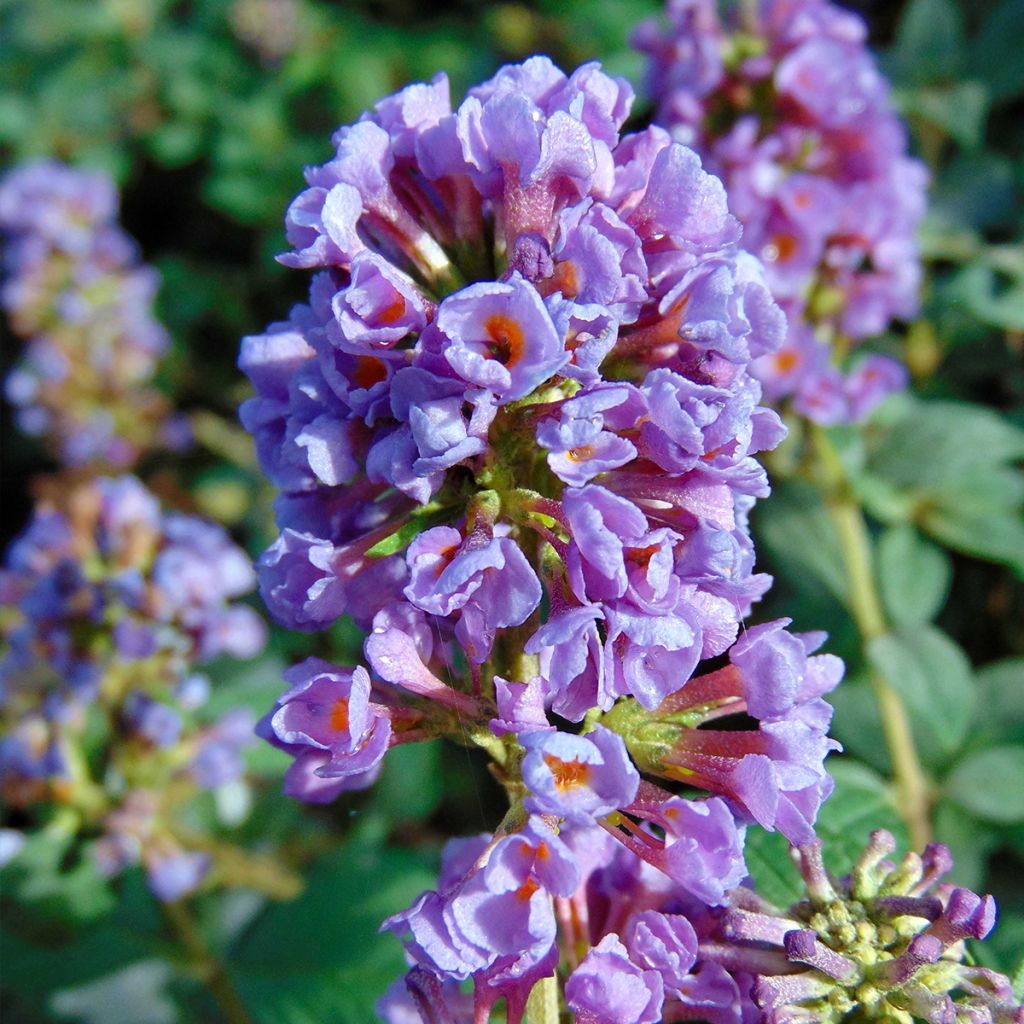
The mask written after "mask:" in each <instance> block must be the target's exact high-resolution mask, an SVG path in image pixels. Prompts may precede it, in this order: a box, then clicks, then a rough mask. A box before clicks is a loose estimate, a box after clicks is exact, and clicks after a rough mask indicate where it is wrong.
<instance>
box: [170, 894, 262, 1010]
mask: <svg viewBox="0 0 1024 1024" xmlns="http://www.w3.org/2000/svg"><path fill="white" fill-rule="evenodd" d="M161 905H162V907H163V911H164V916H165V917H166V918H167V920H168V922H169V923H170V925H171V927H172V928H173V929H174V932H175V934H176V935H177V936H178V938H179V940H180V941H181V944H182V946H183V947H184V948H185V951H186V953H187V954H188V957H189V959H190V960H191V961H192V963H193V964H194V966H195V969H196V972H197V973H198V975H199V978H200V979H201V981H202V982H203V984H204V985H205V986H206V988H207V989H208V990H209V992H210V994H211V995H212V996H213V998H214V999H215V1000H216V1001H217V1005H218V1006H219V1007H220V1009H221V1013H223V1015H224V1020H225V1021H226V1024H253V1022H252V1018H251V1017H250V1016H249V1011H248V1010H246V1008H245V1005H244V1004H243V1003H242V1000H241V997H240V996H239V995H238V993H237V992H236V991H235V987H234V985H232V983H231V979H230V978H229V977H228V972H227V970H226V969H225V967H224V965H223V964H222V963H221V962H220V961H219V960H218V959H217V958H216V957H215V956H214V955H213V954H212V953H211V952H210V950H209V949H208V948H207V945H206V941H205V940H204V939H203V936H202V934H201V933H200V931H199V928H198V927H197V926H196V923H195V921H193V920H192V915H191V914H190V913H189V909H188V907H187V906H186V904H185V903H184V901H182V900H178V901H176V902H174V903H164V904H161Z"/></svg>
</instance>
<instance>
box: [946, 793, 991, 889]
mask: <svg viewBox="0 0 1024 1024" xmlns="http://www.w3.org/2000/svg"><path fill="white" fill-rule="evenodd" d="M933 821H934V824H935V838H936V839H937V840H938V841H939V842H940V843H945V844H946V845H947V846H948V847H949V849H950V851H951V852H952V854H953V861H954V867H953V873H952V874H951V875H950V877H949V878H948V879H947V881H950V882H952V883H953V884H955V885H964V886H967V887H968V888H969V889H976V890H981V889H982V888H983V887H984V886H985V884H986V882H985V879H986V876H987V874H988V858H989V855H990V854H991V853H992V852H993V851H994V850H995V849H996V847H998V846H999V843H1000V839H999V835H998V833H997V832H996V831H995V830H994V829H993V828H992V827H991V826H990V825H986V824H985V823H984V822H981V821H979V820H978V819H977V818H975V817H974V816H973V815H971V814H969V813H968V812H967V811H965V810H964V809H963V808H962V807H960V806H959V805H957V804H955V803H952V802H951V801H949V800H940V801H939V803H938V804H937V806H936V808H935V814H934V816H933Z"/></svg>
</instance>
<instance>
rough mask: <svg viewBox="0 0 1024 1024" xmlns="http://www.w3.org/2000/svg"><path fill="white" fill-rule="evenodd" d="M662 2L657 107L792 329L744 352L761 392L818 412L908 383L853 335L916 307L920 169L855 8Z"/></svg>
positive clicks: (863, 402)
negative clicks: (865, 352)
mask: <svg viewBox="0 0 1024 1024" xmlns="http://www.w3.org/2000/svg"><path fill="white" fill-rule="evenodd" d="M730 10H731V12H732V17H731V18H727V19H726V20H723V19H722V18H720V16H719V13H718V5H717V4H716V3H715V2H714V0H670V3H669V7H668V15H669V28H668V31H667V33H666V32H663V31H662V30H661V29H660V28H659V27H658V26H657V25H656V24H653V23H650V24H645V25H643V26H641V28H640V29H639V30H638V32H637V34H636V37H635V40H634V41H635V43H636V45H637V46H638V47H639V48H640V49H641V50H642V51H644V52H645V53H646V54H648V56H649V57H650V79H649V85H650V90H651V94H652V96H653V98H654V100H655V102H656V104H657V110H656V114H655V120H656V121H657V123H659V124H661V125H663V126H664V127H666V128H667V129H668V130H669V131H670V132H671V133H672V135H673V138H676V139H679V140H680V141H682V142H684V143H686V144H687V145H691V146H693V147H694V149H696V150H697V152H698V153H700V154H701V156H702V158H703V159H704V160H705V161H706V163H707V166H708V168H709V169H710V170H712V171H713V172H714V173H715V174H718V175H719V176H720V177H721V178H722V180H723V181H724V183H725V185H726V188H727V190H728V193H729V204H730V209H731V210H732V212H733V213H734V214H735V216H736V217H737V218H738V219H739V220H740V221H741V222H742V224H743V241H742V244H743V246H744V247H745V248H746V249H747V250H748V251H749V252H752V253H756V254H757V255H758V256H759V257H760V258H761V259H762V260H763V261H764V263H765V267H766V275H767V279H768V281H769V284H770V286H771V289H772V294H773V295H774V296H775V297H776V298H777V299H778V300H779V302H780V304H781V305H782V307H783V309H785V311H786V314H787V317H788V320H789V323H790V331H789V337H788V340H787V342H786V344H785V345H784V346H783V347H782V348H780V349H779V350H778V351H776V352H774V353H773V354H771V355H767V356H764V357H762V358H761V359H758V360H756V361H755V363H754V365H753V367H752V372H753V373H754V375H755V376H756V377H757V378H758V379H759V380H761V381H762V382H763V384H764V387H765V397H766V398H767V399H768V400H770V401H776V400H779V399H782V398H785V397H790V396H792V398H793V404H794V408H795V409H796V411H797V412H799V413H800V414H801V415H804V416H807V417H808V418H810V419H812V420H814V421H815V422H818V423H822V424H825V425H829V424H834V423H839V422H844V421H851V420H858V419H860V418H862V417H864V416H865V415H867V414H868V413H869V412H870V411H871V409H873V408H874V407H875V406H876V405H877V404H878V402H879V401H880V400H881V399H882V398H884V397H885V396H886V395H888V394H890V393H892V392H893V391H896V390H899V389H901V388H902V387H903V386H904V385H905V378H906V374H905V372H904V370H903V368H902V367H901V366H900V364H899V363H897V362H895V361H894V360H891V359H888V358H886V357H883V356H880V355H869V356H867V357H864V358H862V359H860V361H859V362H857V363H856V364H855V365H854V366H853V367H852V369H851V370H850V371H849V372H848V373H846V374H844V372H843V369H845V367H844V365H843V364H845V363H846V362H847V356H848V353H849V350H850V348H851V346H852V345H853V344H854V343H856V342H858V341H860V340H862V339H864V338H866V337H870V336H873V335H877V334H880V333H881V332H883V331H884V330H885V329H886V328H887V327H888V325H889V324H890V322H891V321H892V320H893V318H906V317H910V316H913V315H914V314H915V313H916V311H917V308H918V303H919V291H920V278H921V265H920V257H919V254H918V249H917V243H916V239H915V233H916V229H917V226H918V224H919V222H920V220H921V217H922V216H923V213H924V207H925V188H926V185H927V174H926V172H925V169H924V167H923V166H922V165H921V164H920V163H919V162H918V161H916V160H913V159H910V158H909V157H908V156H907V141H906V133H905V130H904V128H903V125H902V124H901V122H900V120H899V118H898V117H897V116H896V113H895V111H894V110H893V108H892V105H891V102H890V99H889V92H888V84H887V83H886V81H885V79H884V77H883V76H882V75H881V74H880V72H879V71H878V69H877V68H876V66H875V63H874V59H873V58H872V56H871V54H870V52H869V51H868V49H867V47H866V45H865V36H866V28H865V26H864V23H863V22H862V21H861V19H860V18H859V17H858V16H857V15H855V14H853V13H851V12H849V11H846V10H844V9H842V8H840V7H837V6H835V5H834V4H832V3H830V2H829V0H755V2H754V3H750V4H747V3H744V4H742V5H741V4H739V3H734V4H731V5H730Z"/></svg>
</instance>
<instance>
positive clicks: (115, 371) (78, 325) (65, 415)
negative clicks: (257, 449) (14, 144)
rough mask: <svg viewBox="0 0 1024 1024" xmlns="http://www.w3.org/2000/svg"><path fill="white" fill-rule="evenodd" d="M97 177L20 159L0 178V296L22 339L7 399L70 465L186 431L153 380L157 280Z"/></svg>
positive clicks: (162, 442) (105, 463)
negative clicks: (0, 253)
mask: <svg viewBox="0 0 1024 1024" xmlns="http://www.w3.org/2000/svg"><path fill="white" fill-rule="evenodd" d="M117 206H118V202H117V192H116V190H115V189H114V186H113V184H112V183H111V182H110V181H109V179H107V178H106V177H104V176H103V175H100V174H93V173H87V172H83V171H78V170H74V169H72V168H69V167H65V166H63V165H61V164H56V163H36V164H27V165H25V166H23V167H19V168H17V169H15V170H13V171H11V172H10V173H8V174H7V175H6V176H5V177H4V178H3V179H2V181H0V235H3V236H4V242H5V257H4V268H3V269H4V275H5V280H4V283H3V287H2V289H0V304H2V306H3V308H4V309H5V310H6V312H7V314H8V317H9V320H10V324H11V327H12V328H13V330H14V331H15V332H16V333H17V334H19V335H21V336H22V337H23V338H25V339H26V340H27V343H28V344H27V346H26V348H25V351H24V354H23V356H22V358H21V361H20V362H19V364H18V365H17V366H16V367H15V369H14V371H13V372H12V373H11V374H10V375H9V376H8V378H7V381H6V385H5V387H6V396H7V398H8V400H9V401H10V402H11V403H12V404H13V405H14V406H15V407H16V408H17V410H18V424H19V426H20V427H21V428H22V429H23V430H24V431H25V432H26V433H28V434H32V435H39V436H44V437H45V438H46V439H47V442H48V443H49V444H50V445H51V447H52V448H53V450H54V454H55V455H56V456H57V457H58V458H59V460H60V461H61V462H62V463H64V464H66V465H69V466H76V467H77V466H91V467H104V468H108V469H125V468H127V467H130V466H132V465H133V464H135V463H136V462H137V461H138V459H139V458H140V456H141V455H142V454H143V453H144V452H146V451H148V450H150V449H153V448H179V447H181V446H183V445H185V444H187V442H188V428H187V424H185V423H184V421H183V420H181V419H180V418H179V417H175V416H173V415H172V414H171V412H170V408H169V405H168V403H167V401H166V399H165V398H164V397H163V395H161V393H160V392H159V391H158V390H156V388H154V387H153V385H152V379H153V376H154V374H155V372H156V368H157V363H158V362H159V360H160V357H161V356H162V355H163V353H164V351H165V350H166V348H167V345H168V339H167V334H166V332H165V331H164V329H163V327H162V326H161V325H160V323H159V322H158V321H157V320H156V319H154V317H153V311H152V304H153V298H154V295H155V293H156V288H157V276H156V274H155V272H154V271H153V270H152V269H150V268H149V267H145V266H141V265H139V263H138V253H137V250H136V246H135V243H134V242H133V241H132V239H131V238H129V237H128V236H127V235H126V234H125V233H124V231H123V230H122V229H121V228H120V227H119V226H118V224H117Z"/></svg>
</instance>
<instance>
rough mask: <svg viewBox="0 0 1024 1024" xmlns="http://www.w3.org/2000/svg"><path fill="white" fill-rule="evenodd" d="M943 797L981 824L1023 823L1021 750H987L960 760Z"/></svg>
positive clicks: (1023, 759) (1023, 764)
mask: <svg viewBox="0 0 1024 1024" xmlns="http://www.w3.org/2000/svg"><path fill="white" fill-rule="evenodd" d="M946 794H947V796H948V797H949V798H950V799H951V800H955V801H956V802H957V803H959V804H960V805H961V806H963V807H966V808H967V810H969V811H970V812H971V813H972V814H974V815H975V816H977V817H978V818H981V819H982V820H983V821H991V822H995V823H996V824H1000V825H1013V824H1016V823H1017V822H1019V821H1024V747H1020V746H1002V747H989V748H988V749H987V750H980V751H978V752H977V753H976V754H972V755H971V756H970V757H968V758H966V759H965V760H964V761H961V762H960V763H959V764H958V765H957V766H956V767H955V768H954V769H953V771H952V773H951V774H950V776H949V778H948V779H947V781H946Z"/></svg>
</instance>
